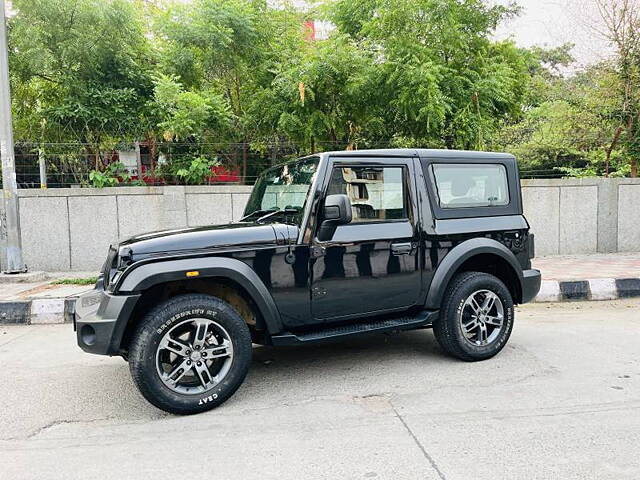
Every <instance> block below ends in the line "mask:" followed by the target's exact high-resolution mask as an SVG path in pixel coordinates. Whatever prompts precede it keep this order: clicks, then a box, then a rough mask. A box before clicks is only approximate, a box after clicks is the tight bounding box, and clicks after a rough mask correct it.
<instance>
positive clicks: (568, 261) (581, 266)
mask: <svg viewBox="0 0 640 480" xmlns="http://www.w3.org/2000/svg"><path fill="white" fill-rule="evenodd" d="M532 263H533V267H534V268H537V269H538V270H540V271H541V272H542V279H543V280H557V281H564V280H589V279H595V278H640V253H609V254H592V255H554V256H551V257H540V258H534V259H533V261H532Z"/></svg>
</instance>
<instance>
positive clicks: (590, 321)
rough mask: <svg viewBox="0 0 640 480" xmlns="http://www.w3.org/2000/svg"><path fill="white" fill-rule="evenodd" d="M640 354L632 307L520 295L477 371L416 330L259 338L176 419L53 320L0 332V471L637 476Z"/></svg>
mask: <svg viewBox="0 0 640 480" xmlns="http://www.w3.org/2000/svg"><path fill="white" fill-rule="evenodd" d="M639 347H640V301H639V300H633V301H618V302H589V303H579V304H577V303H575V304H566V303H565V304H558V305H555V304H552V305H549V304H546V305H541V304H538V305H530V306H526V307H523V308H521V309H520V311H519V313H518V316H517V319H516V328H515V331H514V334H513V336H512V338H511V341H510V343H509V345H508V347H507V348H506V349H505V350H504V351H503V352H502V354H500V355H499V356H498V357H496V358H495V359H493V360H490V361H486V362H482V363H476V364H467V363H463V362H459V361H455V360H451V359H449V358H446V357H443V356H442V354H441V353H440V350H439V348H438V346H437V345H436V343H435V341H434V339H433V336H432V333H431V332H430V331H417V332H407V333H403V334H398V335H393V336H386V335H377V336H371V337H366V338H359V339H353V340H349V341H342V342H340V343H334V344H325V345H319V346H311V347H303V348H299V347H292V348H281V349H272V348H266V347H257V348H255V350H254V353H255V355H254V362H253V367H252V370H251V372H250V374H249V377H248V378H247V381H246V382H245V384H244V386H242V387H241V389H240V390H239V391H238V393H237V394H236V395H235V397H233V399H231V400H230V401H229V402H227V404H226V405H224V406H223V407H221V408H219V409H218V410H216V411H213V412H209V413H206V414H202V415H197V416H191V417H175V416H170V415H166V414H164V413H163V412H160V411H158V410H156V409H154V408H153V407H151V406H149V405H148V404H147V403H146V402H145V401H144V400H143V399H142V398H141V397H140V396H139V395H138V393H137V392H136V391H135V390H134V387H133V385H132V383H131V381H130V379H129V372H128V368H127V365H126V363H125V362H123V361H122V360H121V359H116V358H102V357H97V356H91V355H87V354H84V353H82V352H81V351H79V350H78V349H77V348H76V347H75V344H74V339H73V335H72V332H71V327H70V326H69V325H52V326H31V327H26V326H22V327H19V326H17V327H0V385H1V386H0V478H2V479H3V480H12V479H32V478H37V479H47V480H48V479H65V480H68V479H74V478H78V479H83V480H84V479H93V478H95V479H101V480H102V479H110V478H113V479H129V478H131V479H134V478H135V479H144V478H219V479H242V480H247V479H254V478H255V479H275V478H278V479H295V480H298V479H305V480H306V479H359V478H362V479H391V480H397V479H421V480H423V479H448V480H453V479H473V480H482V479H502V478H504V479H538V478H539V479H551V478H553V479H556V478H561V479H574V478H575V479H578V478H580V479H584V478H588V479H598V480H600V479H616V480H618V479H624V478H629V479H637V478H640V456H639V455H638V452H639V451H640V450H639V448H640V447H639V446H640V348H639ZM170 476H171V477H170Z"/></svg>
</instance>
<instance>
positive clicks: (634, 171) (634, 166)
mask: <svg viewBox="0 0 640 480" xmlns="http://www.w3.org/2000/svg"><path fill="white" fill-rule="evenodd" d="M637 177H638V159H637V158H635V157H634V158H632V159H631V178H637Z"/></svg>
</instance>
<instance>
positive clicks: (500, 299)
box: [433, 272, 514, 361]
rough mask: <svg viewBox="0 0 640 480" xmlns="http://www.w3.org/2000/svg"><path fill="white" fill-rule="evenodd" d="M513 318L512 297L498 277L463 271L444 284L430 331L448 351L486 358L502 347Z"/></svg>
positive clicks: (467, 357) (468, 358) (469, 358)
mask: <svg viewBox="0 0 640 480" xmlns="http://www.w3.org/2000/svg"><path fill="white" fill-rule="evenodd" d="M513 318H514V306H513V298H512V297H511V293H510V292H509V289H508V288H507V287H506V286H505V285H504V283H502V281H501V280H500V279H498V278H497V277H495V276H493V275H490V274H488V273H482V272H463V273H461V274H459V275H456V276H455V277H454V278H453V280H452V281H451V283H450V284H449V286H448V287H447V290H446V292H445V295H444V299H443V301H442V308H441V310H440V318H438V320H437V321H436V322H435V323H434V325H433V331H434V334H435V336H436V340H437V341H438V343H439V344H440V346H441V347H442V348H443V350H445V351H446V352H447V353H448V354H450V355H452V356H454V357H457V358H460V359H462V360H465V361H477V360H485V359H487V358H491V357H493V356H494V355H496V354H497V353H498V352H500V350H502V349H503V348H504V346H505V345H506V343H507V341H508V340H509V337H510V335H511V331H512V329H513Z"/></svg>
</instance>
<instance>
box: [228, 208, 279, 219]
mask: <svg viewBox="0 0 640 480" xmlns="http://www.w3.org/2000/svg"><path fill="white" fill-rule="evenodd" d="M277 211H278V210H274V209H273V208H264V209H260V210H254V211H253V212H251V213H247V214H246V215H245V216H244V217H242V218H241V219H240V220H238V221H239V222H242V221H244V220H246V219H247V218H249V217H253V216H254V215H264V214H265V213H269V212H277Z"/></svg>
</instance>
